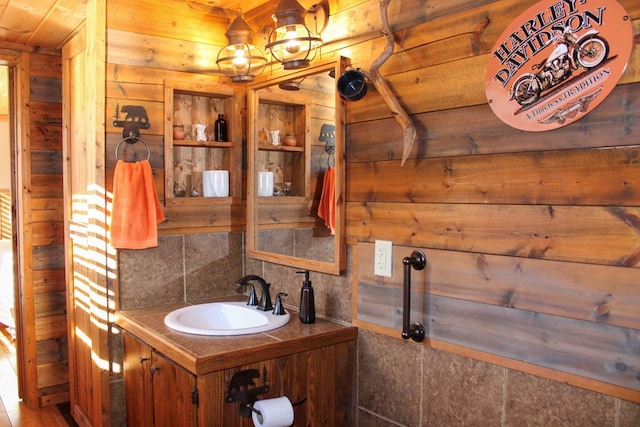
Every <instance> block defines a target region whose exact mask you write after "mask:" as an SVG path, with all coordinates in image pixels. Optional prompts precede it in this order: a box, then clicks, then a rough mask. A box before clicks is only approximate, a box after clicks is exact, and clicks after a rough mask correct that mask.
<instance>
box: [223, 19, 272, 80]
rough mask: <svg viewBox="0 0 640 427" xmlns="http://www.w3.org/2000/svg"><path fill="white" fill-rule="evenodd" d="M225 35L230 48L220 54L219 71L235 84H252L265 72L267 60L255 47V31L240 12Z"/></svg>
mask: <svg viewBox="0 0 640 427" xmlns="http://www.w3.org/2000/svg"><path fill="white" fill-rule="evenodd" d="M225 35H226V36H227V39H228V40H229V46H226V47H223V48H222V49H220V52H218V58H217V59H216V64H218V69H219V70H220V72H222V74H224V75H225V76H227V77H229V78H231V81H232V82H234V83H243V82H252V81H253V80H254V79H255V76H257V75H259V74H260V73H262V70H264V66H265V65H266V64H267V58H265V57H264V55H263V54H262V52H261V51H260V49H258V48H257V47H255V46H254V45H253V31H251V28H250V27H249V25H247V23H246V22H245V20H244V19H242V16H241V12H240V11H238V16H237V17H236V19H235V20H234V21H233V22H232V23H231V25H230V26H229V28H228V29H227V32H226V33H225Z"/></svg>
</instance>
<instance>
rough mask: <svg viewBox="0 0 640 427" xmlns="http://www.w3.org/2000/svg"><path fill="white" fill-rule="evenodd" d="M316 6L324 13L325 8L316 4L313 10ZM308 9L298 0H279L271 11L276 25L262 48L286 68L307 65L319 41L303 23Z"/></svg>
mask: <svg viewBox="0 0 640 427" xmlns="http://www.w3.org/2000/svg"><path fill="white" fill-rule="evenodd" d="M318 10H322V11H323V12H325V13H326V9H324V8H319V9H318V8H316V9H315V10H314V13H317V11H318ZM307 13H308V11H307V10H305V9H304V8H303V7H302V5H301V4H300V3H298V1H297V0H280V3H279V4H278V7H276V11H275V13H274V14H273V19H274V21H275V22H276V29H275V30H273V31H272V32H271V34H270V35H269V43H268V44H267V46H266V47H265V49H269V51H270V52H271V55H272V56H273V58H274V59H276V60H277V61H278V62H281V63H282V65H283V67H284V69H285V70H291V69H296V68H304V67H308V66H309V62H310V61H311V60H312V59H313V58H315V56H316V52H317V49H318V47H320V45H321V44H322V39H321V38H320V37H318V36H316V35H315V34H314V33H312V32H311V30H309V28H308V27H307V26H306V25H305V16H306V15H307Z"/></svg>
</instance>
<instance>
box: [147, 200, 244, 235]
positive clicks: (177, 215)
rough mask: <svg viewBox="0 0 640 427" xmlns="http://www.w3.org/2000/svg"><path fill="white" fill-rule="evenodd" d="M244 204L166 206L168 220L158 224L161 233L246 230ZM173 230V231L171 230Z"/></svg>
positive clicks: (165, 212)
mask: <svg viewBox="0 0 640 427" xmlns="http://www.w3.org/2000/svg"><path fill="white" fill-rule="evenodd" d="M244 212H245V210H244V204H232V205H218V206H193V207H186V206H166V207H165V208H164V215H165V217H166V221H165V222H163V223H161V224H158V231H159V232H160V234H175V233H177V232H180V233H187V234H190V233H203V232H210V233H213V232H216V231H217V232H221V231H238V230H244V224H245V222H246V218H245V217H244ZM169 231H171V232H169Z"/></svg>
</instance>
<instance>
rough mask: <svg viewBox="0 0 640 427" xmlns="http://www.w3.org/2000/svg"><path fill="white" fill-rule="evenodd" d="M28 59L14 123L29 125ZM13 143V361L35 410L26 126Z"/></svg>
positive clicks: (22, 61) (22, 66)
mask: <svg viewBox="0 0 640 427" xmlns="http://www.w3.org/2000/svg"><path fill="white" fill-rule="evenodd" d="M32 56H34V55H31V54H29V53H27V52H22V53H21V54H20V57H19V61H18V64H17V65H18V66H17V70H16V84H15V87H16V97H17V104H18V105H17V109H16V122H17V123H29V122H30V121H31V117H32V116H31V113H30V102H29V100H30V82H31V79H30V73H31V68H30V63H31V57H32ZM16 137H17V140H18V141H20V147H19V148H20V149H19V150H17V151H18V155H17V158H16V170H17V177H16V180H17V185H16V188H19V189H20V190H19V191H20V194H18V195H16V198H17V200H18V201H19V204H20V206H19V207H18V209H19V210H18V211H17V212H16V215H17V216H18V218H19V220H18V223H17V224H15V226H16V228H15V231H14V236H15V237H16V238H17V239H18V249H19V254H18V256H19V260H20V264H19V268H20V275H19V276H20V277H19V280H20V284H19V286H20V292H21V295H20V299H19V302H18V304H17V307H16V313H17V319H18V322H20V323H21V326H22V328H18V329H17V333H18V334H19V337H18V339H17V342H18V348H17V357H18V358H19V360H20V362H19V363H18V370H19V379H20V380H19V381H20V388H21V392H22V395H21V397H22V399H23V401H24V402H25V403H26V404H27V406H29V407H30V408H37V407H38V406H39V401H38V395H39V391H38V371H37V359H36V354H37V350H36V341H37V340H36V325H35V313H34V309H33V304H34V297H35V296H34V291H33V282H32V280H31V277H32V272H33V255H32V250H33V244H32V241H31V238H32V231H31V226H30V222H29V218H30V214H31V179H30V178H31V177H30V175H31V165H30V159H29V157H30V152H31V147H30V138H29V126H26V125H23V126H19V127H18V129H17V135H16Z"/></svg>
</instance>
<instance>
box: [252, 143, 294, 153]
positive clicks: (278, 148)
mask: <svg viewBox="0 0 640 427" xmlns="http://www.w3.org/2000/svg"><path fill="white" fill-rule="evenodd" d="M258 150H261V151H285V152H286V151H289V152H299V153H304V147H298V146H296V147H290V146H288V145H271V144H264V145H259V146H258Z"/></svg>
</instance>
